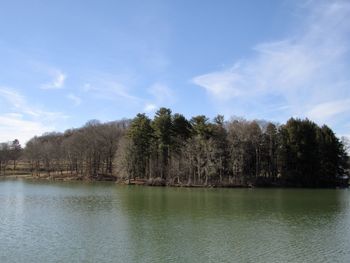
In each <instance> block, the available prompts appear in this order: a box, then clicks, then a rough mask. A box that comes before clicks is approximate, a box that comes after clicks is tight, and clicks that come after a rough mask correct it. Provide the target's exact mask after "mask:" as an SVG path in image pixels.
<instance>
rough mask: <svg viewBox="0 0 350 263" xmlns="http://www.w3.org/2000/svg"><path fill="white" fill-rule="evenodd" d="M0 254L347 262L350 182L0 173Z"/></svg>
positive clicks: (17, 257)
mask: <svg viewBox="0 0 350 263" xmlns="http://www.w3.org/2000/svg"><path fill="white" fill-rule="evenodd" d="M0 262H1V263H7V262H26V263H27V262H28V263H31V262H33V263H34V262H35V263H38V262H123V263H124V262H125V263H127V262H269V263H270V262H350V191H349V190H346V189H345V190H310V189H309V190H303V189H190V188H161V187H159V188H158V187H142V186H141V187H137V186H117V185H115V184H113V183H79V182H77V183H68V182H64V183H55V182H37V181H35V182H33V181H22V180H1V181H0Z"/></svg>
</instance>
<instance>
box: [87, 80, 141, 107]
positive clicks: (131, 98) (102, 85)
mask: <svg viewBox="0 0 350 263" xmlns="http://www.w3.org/2000/svg"><path fill="white" fill-rule="evenodd" d="M129 82H130V81H129V80H126V79H125V77H124V78H120V77H118V76H110V75H108V74H102V75H101V74H100V75H98V74H97V76H96V77H94V78H93V79H91V81H89V82H87V83H85V84H84V86H83V91H84V92H87V93H90V94H93V95H94V96H95V97H97V98H102V99H107V100H114V101H124V102H125V101H126V102H128V103H138V102H141V101H142V99H141V98H139V97H138V96H135V95H133V94H132V92H131V87H130V86H131V85H130V84H129Z"/></svg>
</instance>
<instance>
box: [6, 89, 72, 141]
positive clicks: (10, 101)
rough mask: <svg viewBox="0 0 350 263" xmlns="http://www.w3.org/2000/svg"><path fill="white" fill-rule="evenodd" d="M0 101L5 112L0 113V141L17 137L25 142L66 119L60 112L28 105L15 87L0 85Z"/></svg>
mask: <svg viewBox="0 0 350 263" xmlns="http://www.w3.org/2000/svg"><path fill="white" fill-rule="evenodd" d="M0 101H1V104H2V105H6V110H7V112H5V113H4V112H3V113H0V141H7V140H13V139H15V138H17V139H19V140H20V142H21V143H25V142H26V141H27V140H28V139H30V138H31V137H33V136H34V135H41V134H42V133H43V132H46V131H50V130H53V129H54V128H55V123H57V121H59V120H60V121H61V120H64V119H67V118H68V116H67V115H65V114H63V113H61V112H52V111H45V110H42V109H40V108H38V107H34V106H32V105H29V104H28V102H27V100H26V98H25V97H24V96H23V95H22V94H21V93H19V92H18V91H17V90H15V89H11V88H8V87H0Z"/></svg>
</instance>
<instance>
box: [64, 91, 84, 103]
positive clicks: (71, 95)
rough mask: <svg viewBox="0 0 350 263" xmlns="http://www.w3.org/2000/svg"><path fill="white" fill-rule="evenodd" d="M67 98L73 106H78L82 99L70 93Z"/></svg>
mask: <svg viewBox="0 0 350 263" xmlns="http://www.w3.org/2000/svg"><path fill="white" fill-rule="evenodd" d="M67 98H68V99H69V100H71V101H72V102H73V103H74V105H75V106H79V105H80V104H81V102H82V99H81V98H80V97H78V96H76V95H74V94H73V93H70V94H68V95H67Z"/></svg>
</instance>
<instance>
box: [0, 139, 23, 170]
mask: <svg viewBox="0 0 350 263" xmlns="http://www.w3.org/2000/svg"><path fill="white" fill-rule="evenodd" d="M21 156H22V146H21V144H20V143H19V141H18V140H17V139H15V140H13V141H10V142H2V143H0V175H1V174H3V175H6V171H7V170H9V166H10V165H11V164H12V165H11V166H12V167H11V170H12V171H15V170H16V166H17V161H18V159H19V158H20V157H21Z"/></svg>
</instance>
